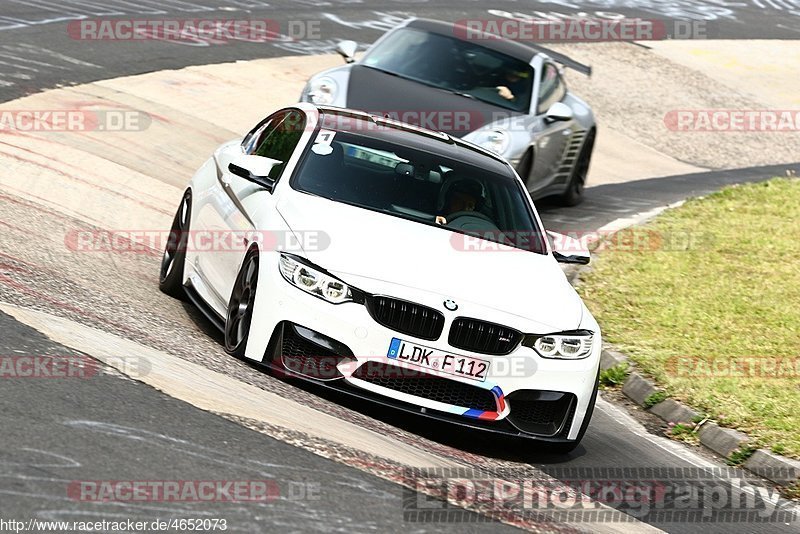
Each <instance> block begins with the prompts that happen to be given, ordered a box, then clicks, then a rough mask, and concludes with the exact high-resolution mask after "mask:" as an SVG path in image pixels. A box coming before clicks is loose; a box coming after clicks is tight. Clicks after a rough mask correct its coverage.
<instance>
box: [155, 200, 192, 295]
mask: <svg viewBox="0 0 800 534" xmlns="http://www.w3.org/2000/svg"><path fill="white" fill-rule="evenodd" d="M191 217H192V191H191V190H190V189H187V190H186V192H185V193H184V194H183V199H182V200H181V204H180V206H178V211H177V212H176V213H175V218H174V219H173V220H172V228H171V229H170V231H169V238H168V239H167V244H166V246H165V247H164V255H163V256H162V257H161V268H160V271H159V276H158V288H159V289H160V290H161V291H162V292H163V293H165V294H167V295H169V296H170V297H174V298H176V299H179V300H184V299H185V298H186V292H185V291H184V289H183V267H184V264H185V263H186V243H187V242H188V240H189V221H191Z"/></svg>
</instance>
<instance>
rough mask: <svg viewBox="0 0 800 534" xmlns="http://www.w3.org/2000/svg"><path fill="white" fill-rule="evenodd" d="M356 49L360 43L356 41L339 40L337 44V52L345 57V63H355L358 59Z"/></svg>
mask: <svg viewBox="0 0 800 534" xmlns="http://www.w3.org/2000/svg"><path fill="white" fill-rule="evenodd" d="M356 50H358V43H357V42H355V41H339V43H338V44H337V45H336V52H337V53H338V54H339V55H340V56H342V57H343V58H344V61H345V63H353V62H354V61H355V60H356Z"/></svg>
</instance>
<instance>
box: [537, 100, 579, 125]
mask: <svg viewBox="0 0 800 534" xmlns="http://www.w3.org/2000/svg"><path fill="white" fill-rule="evenodd" d="M574 117H575V114H574V113H572V108H570V107H569V106H568V105H566V104H564V103H563V102H556V103H555V104H553V105H552V106H550V109H548V110H547V113H546V114H545V116H544V118H545V120H546V121H548V122H559V121H569V120H572V119H573V118H574Z"/></svg>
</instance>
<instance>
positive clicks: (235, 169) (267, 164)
mask: <svg viewBox="0 0 800 534" xmlns="http://www.w3.org/2000/svg"><path fill="white" fill-rule="evenodd" d="M282 163H283V162H282V161H278V160H277V159H271V158H265V157H263V156H253V155H249V154H245V155H242V156H239V157H237V158H236V159H235V160H233V162H231V163H229V164H228V170H229V171H230V172H231V174H235V175H236V176H239V177H241V178H244V179H245V180H247V181H249V182H253V183H254V184H257V185H260V186H261V187H263V188H264V189H266V190H267V191H269V192H270V193H271V192H272V190H273V189H274V188H275V182H276V180H275V179H274V178H270V177H269V173H270V171H272V168H273V167H275V166H276V165H280V164H282Z"/></svg>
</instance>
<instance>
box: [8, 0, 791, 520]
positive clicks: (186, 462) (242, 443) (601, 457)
mask: <svg viewBox="0 0 800 534" xmlns="http://www.w3.org/2000/svg"><path fill="white" fill-rule="evenodd" d="M635 3H636V2H621V1H620V2H614V1H610V2H604V3H603V4H604V6H605V7H603V9H605V10H606V11H613V12H618V13H622V14H625V15H628V16H641V17H643V18H659V17H664V16H666V15H665V12H664V10H663V8H660V7H657V6H656V4H658V3H656V2H644V3H643V2H639V3H638V5H642V4H645V5H646V4H650V5H651V6H656V7H650V8H647V9H644V10H643V9H631V8H628V7H624V6H626V5H631V4H635ZM726 3H727V4H736V6H735V7H730V8H725V9H728V10H729V11H732V12H733V13H726V14H723V13H721V12H720V11H719V10H720V9H723V8H721V7H720V2H700V1H698V2H678V3H677V4H681V5H683V7H682V9H683V12H682V13H681V14H682V15H688V16H689V17H694V18H703V17H705V18H709V17H712V16H713V17H714V18H712V19H711V20H709V21H708V23H709V25H710V27H711V28H712V29H713V30H714V32H716V34H715V35H716V36H718V37H727V38H734V37H735V38H793V37H796V34H797V32H798V30H797V28H800V8H798V7H795V8H794V11H796V12H797V13H793V12H792V9H790V8H791V5H790V3H789V2H784V3H777V4H776V3H774V2H773V3H766V2H764V3H759V2H726ZM114 4H115V3H114V2H111V1H109V2H107V3H106V5H107V6H112V7H113V5H114ZM161 4H163V5H168V4H171V5H174V6H177V5H179V4H178V3H170V2H162V3H161ZM263 4H264V2H257V1H249V0H247V1H244V0H243V1H234V0H221V1H218V2H210V1H208V0H193V1H192V2H185V3H183V4H180V5H181V6H183V9H166V10H165V11H166V13H157V11H158V10H157V9H155V8H152V6H151V7H148V2H139V3H137V5H138V6H139V8H137V9H138V10H137V9H132V8H131V4H127V9H128V11H125V10H123V9H121V8H120V9H117V11H124V12H122V13H117V14H113V9H111V7H109V8H108V9H107V10H106V12H103V11H102V10H98V11H96V12H94V13H88V14H87V13H86V12H85V11H86V9H85V8H79V7H78V6H77V4H76V5H70V2H61V5H62V7H61V8H59V9H61V11H59V10H58V9H55V8H53V7H52V5H50V6H49V7H47V8H46V9H45V8H44V7H42V6H44V4H43V3H42V2H38V3H37V2H30V3H21V2H20V3H18V2H6V3H4V5H3V6H2V8H0V23H2V24H4V25H5V26H4V27H5V28H6V29H2V30H0V66H2V67H3V69H2V70H0V82H2V83H0V100H10V99H12V98H15V97H17V96H21V95H23V94H28V93H33V92H38V91H40V90H42V89H45V88H49V87H55V86H57V85H59V84H65V85H69V84H76V83H82V82H87V81H92V80H97V79H106V78H113V77H116V76H121V75H127V74H136V73H141V72H149V71H153V70H160V69H165V68H177V67H181V66H185V65H192V64H206V63H214V62H226V61H231V60H236V59H249V58H261V57H272V56H285V55H291V54H293V53H322V52H326V51H330V49H331V46H332V44H333V43H334V42H335V41H336V40H337V39H342V38H354V37H355V38H357V39H358V40H359V42H362V43H368V42H371V41H372V40H374V39H375V38H376V37H378V36H379V35H380V34H381V33H382V32H383V31H384V30H385V29H388V28H389V27H391V26H392V25H393V24H395V23H396V21H397V20H398V19H399V18H402V17H405V16H408V15H410V14H417V15H420V16H428V17H433V18H444V19H449V20H456V19H459V18H466V17H480V16H484V17H485V16H486V8H485V5H483V6H482V4H480V3H477V2H475V3H473V2H372V3H370V4H369V5H364V4H354V3H346V2H335V1H333V2H315V1H308V2H301V1H295V2H270V4H271V5H270V6H269V7H264V6H263ZM323 4H324V5H323ZM521 4H523V3H522V2H495V3H494V4H493V8H494V9H507V10H509V11H510V10H516V11H524V12H529V13H534V12H535V11H537V10H541V11H543V12H546V13H551V12H558V13H563V14H566V15H573V14H576V13H578V12H587V13H590V14H591V13H593V12H594V10H595V8H594V7H593V4H596V3H592V2H581V1H577V0H576V1H574V2H540V3H535V2H530V3H524V6H523V5H521ZM673 4H675V2H673ZM740 4H741V5H740ZM758 4H766V5H768V6H772V7H765V8H762V7H758ZM190 5H191V6H194V7H192V8H191V10H189V8H187V7H186V6H190ZM211 5H213V6H215V8H212V9H211V10H210V11H206V10H203V6H211ZM776 5H780V6H782V7H781V8H780V9H778V8H776V7H775V6H776ZM220 6H223V7H224V8H226V9H218V8H219V7H220ZM246 6H249V7H246ZM570 6H574V7H570ZM609 6H610V7H609ZM618 6H623V7H618ZM117 7H120V6H117ZM228 8H231V9H228ZM81 9H83V10H84V12H81V11H80V10H81ZM148 9H149V11H150V12H149V13H146V12H145V11H147V10H148ZM597 9H599V8H597ZM676 9H677V8H676ZM244 13H246V15H247V17H249V18H256V17H264V18H273V19H278V20H280V21H289V20H298V19H300V20H320V21H321V25H320V38H319V39H315V40H313V42H308V41H305V42H297V43H294V42H283V43H276V42H267V43H241V42H237V43H228V44H226V45H219V46H202V45H198V46H186V45H178V44H174V43H165V42H136V43H102V42H83V41H77V40H74V39H71V38H69V36H68V35H67V31H66V28H67V24H68V23H69V21H70V20H74V19H75V18H76V17H77V16H80V15H85V16H89V17H107V16H114V17H117V18H123V17H128V18H133V17H136V16H139V17H141V16H149V17H175V18H195V17H201V16H202V17H213V16H219V17H223V16H224V17H226V18H228V17H231V16H233V15H236V14H244ZM58 18H60V19H62V20H60V21H57V20H52V19H58ZM795 21H798V22H795ZM15 26H16V27H15ZM709 33H711V32H709ZM268 87H269V84H268V81H266V80H265V85H264V88H262V89H263V90H268ZM788 169H793V170H795V171H798V170H800V166H798V165H794V166H792V165H781V166H775V167H770V168H757V169H743V170H739V171H723V172H712V173H702V174H697V175H686V176H679V177H669V178H662V179H652V180H643V181H640V182H630V183H625V184H612V185H604V186H598V187H595V188H592V189H591V190H590V191H589V194H588V197H587V201H586V202H585V203H584V204H583V205H581V206H579V207H576V208H568V209H565V208H559V207H556V206H552V205H548V204H546V203H538V207H539V209H540V211H541V213H542V216H543V218H544V219H545V222H546V224H547V226H548V227H549V228H552V229H555V230H571V229H575V230H582V231H591V230H596V229H598V228H601V227H602V226H604V225H605V224H608V223H609V222H611V221H613V220H615V219H618V218H620V217H630V216H634V215H636V214H637V213H641V212H646V211H648V210H650V209H652V208H655V207H659V206H663V205H665V204H669V203H672V202H675V201H678V200H682V199H683V198H686V197H688V196H695V195H699V194H706V193H708V192H711V191H713V190H716V189H718V188H719V187H722V186H724V185H727V184H730V183H740V182H747V181H758V180H764V179H768V178H770V177H772V176H774V175H778V174H780V175H782V174H785V172H786V170H788ZM188 174H189V171H188V170H187V177H188ZM0 205H2V206H3V211H4V213H6V214H8V215H9V216H13V217H16V218H17V220H18V221H19V225H20V227H22V228H26V227H35V226H36V225H37V224H41V219H40V217H41V214H34V213H30V212H28V211H26V208H25V207H24V206H18V205H12V203H9V202H6V201H2V204H0ZM0 240H2V244H0V247H1V248H0V251H1V252H3V253H4V254H3V255H2V257H0V260H2V261H0V274H2V276H3V277H5V278H8V277H11V279H15V277H18V278H16V279H17V280H19V281H23V282H25V284H26V286H25V287H27V288H28V290H23V289H21V287H20V286H19V285H7V284H6V285H2V286H0V300H3V301H6V302H14V303H17V304H19V305H23V306H31V307H36V308H39V309H43V310H46V311H50V312H52V313H56V314H60V315H66V316H70V313H66V312H65V311H64V309H63V308H59V307H58V306H56V305H53V304H52V303H48V302H42V301H37V299H36V298H35V294H36V293H35V292H34V293H31V292H30V291H29V289H30V288H31V287H32V288H33V289H34V290H45V291H46V292H47V294H48V295H49V296H52V297H53V298H54V299H59V298H63V299H66V300H67V301H69V302H72V303H74V304H75V305H76V306H78V307H81V308H83V309H93V310H95V311H98V312H99V311H102V310H104V309H111V310H113V309H115V307H118V308H119V309H122V308H124V307H131V309H133V310H134V312H137V311H139V312H140V313H142V314H144V311H142V310H137V301H136V298H137V297H138V296H139V295H137V294H133V295H116V296H115V295H114V287H113V286H111V285H108V284H106V285H103V284H102V282H101V283H100V284H99V285H98V286H97V287H94V288H92V287H86V284H85V282H84V281H81V280H78V279H77V278H76V277H73V276H72V273H70V272H69V271H68V270H67V269H63V270H59V269H55V270H48V269H42V268H41V266H39V265H35V264H34V265H31V264H25V263H24V262H23V261H22V260H21V259H20V255H21V254H20V252H19V251H23V250H26V251H29V250H30V247H29V245H28V244H27V243H26V236H24V235H17V234H15V233H14V232H13V231H8V230H6V229H4V230H3V234H2V236H0ZM33 256H34V257H35V254H34V255H33ZM43 263H44V262H43ZM135 268H136V271H137V272H138V273H139V274H142V276H144V277H145V278H146V277H147V275H148V274H149V275H151V277H152V278H153V279H154V277H155V273H156V272H157V259H156V258H137V260H136V266H135ZM76 280H77V281H76ZM150 282H151V283H150V284H149V285H146V286H145V287H143V288H141V291H142V292H152V291H153V290H154V288H155V286H154V284H153V283H152V280H150ZM28 283H30V286H28V285H27V284H28ZM76 284H77V286H78V287H79V288H80V289H85V290H87V291H86V292H87V293H89V292H96V294H85V295H76V294H74V286H75V285H76ZM32 295H33V296H32ZM103 299H112V300H106V301H105V302H102V301H103ZM113 299H118V300H113ZM152 300H153V302H155V303H156V305H155V306H149V307H148V312H149V313H150V314H151V317H149V318H148V319H147V320H142V321H140V322H139V323H138V324H137V323H136V321H133V322H132V324H130V325H128V326H129V327H130V328H132V329H133V330H136V331H137V335H140V336H141V337H143V338H144V337H146V336H145V334H144V333H143V332H144V331H145V330H147V329H151V331H156V332H157V331H158V330H159V329H162V330H168V331H171V329H172V328H174V325H172V324H171V323H170V321H172V320H173V318H172V315H174V314H175V313H176V310H177V312H178V313H186V314H190V316H191V317H192V319H191V321H190V323H189V326H185V325H183V327H182V328H183V330H184V331H185V332H183V333H184V334H185V335H187V336H189V337H190V338H193V339H194V340H195V341H196V343H197V344H198V345H200V346H204V347H205V346H209V345H215V344H218V342H219V337H218V336H216V335H215V334H214V332H213V331H212V330H211V329H210V328H209V325H208V324H207V323H205V322H204V320H203V319H202V318H200V317H198V316H197V314H196V313H192V310H191V309H188V308H184V307H181V306H176V305H174V304H172V303H166V304H165V302H168V301H165V300H164V299H162V298H161V297H152ZM70 318H74V319H75V320H76V321H80V322H83V323H91V320H89V319H87V318H86V317H85V316H84V317H77V316H76V317H70ZM99 326H100V327H101V328H102V327H103V325H99ZM0 332H2V336H0V337H1V339H0V349H1V350H0V354H11V353H27V354H64V353H75V352H76V351H80V347H62V346H58V345H57V344H55V343H53V342H52V341H50V340H48V339H47V338H46V337H44V336H42V335H41V334H39V333H37V332H35V331H33V330H31V329H30V328H28V327H27V326H25V325H23V324H21V323H19V322H17V321H15V320H13V319H12V318H10V317H8V316H6V315H2V314H0ZM217 346H218V345H217ZM176 351H177V352H178V354H179V355H180V353H181V351H180V349H179V348H176ZM217 352H221V350H219V349H218V350H217ZM240 367H241V366H240ZM237 373H238V374H240V375H241V374H242V373H244V374H247V376H248V377H249V380H253V381H260V382H261V383H264V384H267V386H266V387H270V388H275V389H276V390H278V391H286V392H287V395H291V396H292V397H294V398H300V399H307V401H308V402H309V403H313V404H314V405H315V406H316V407H318V408H319V409H325V407H329V409H331V411H334V412H336V413H340V412H342V408H343V409H344V411H346V412H347V411H352V412H353V413H359V414H363V415H366V416H368V417H374V418H376V419H378V420H379V421H380V423H381V424H382V425H385V427H384V428H387V429H391V428H395V429H398V431H402V432H407V433H411V434H413V435H416V436H419V438H420V441H421V442H427V441H430V442H435V443H439V444H441V445H443V446H444V447H446V448H452V450H454V451H456V450H458V451H465V452H466V453H469V454H471V455H477V456H479V457H480V458H481V462H482V466H483V467H487V466H488V467H489V468H497V469H503V468H511V469H518V470H520V472H521V473H524V472H525V470H536V469H543V470H545V471H547V470H548V469H553V468H556V467H570V468H609V467H634V468H635V467H641V468H649V467H661V466H671V467H691V466H694V465H696V458H695V457H694V455H693V454H691V453H689V452H685V453H683V452H681V451H682V449H681V448H680V447H677V446H676V447H675V448H670V449H665V448H664V447H662V446H660V445H658V444H657V443H656V442H654V441H652V440H651V439H650V438H649V437H648V436H647V435H646V434H643V433H639V432H636V433H634V432H631V430H630V421H629V420H626V419H625V418H624V417H621V416H620V413H619V412H618V411H616V410H614V409H610V408H606V409H600V410H598V411H596V412H595V416H594V419H593V421H592V425H591V426H590V428H589V431H588V433H587V435H586V438H585V439H584V442H583V444H582V446H581V447H579V448H578V450H577V451H575V453H573V454H572V455H570V456H569V457H567V458H559V457H552V456H548V455H546V454H542V453H541V452H539V451H537V450H536V449H535V448H534V447H531V446H530V445H529V444H527V443H520V442H517V441H509V440H494V439H482V438H476V437H475V435H474V433H472V432H465V431H462V430H459V429H457V428H450V427H446V426H438V425H437V426H431V425H430V424H429V423H428V422H427V421H425V420H421V419H419V418H415V417H410V416H406V415H402V414H394V413H386V412H385V411H384V410H380V409H375V408H373V407H369V406H360V405H357V404H355V403H353V402H351V401H349V400H348V399H346V398H341V397H340V396H338V395H334V394H329V393H324V392H320V391H317V390H315V389H314V388H300V389H298V388H296V387H295V386H293V385H287V384H284V383H277V381H276V380H275V379H273V378H271V377H266V376H263V375H258V376H257V377H256V375H257V371H254V370H250V369H247V368H245V369H241V368H237ZM31 382H34V383H33V384H31ZM0 405H2V411H1V412H0V414H1V415H0V418H2V425H1V426H0V428H2V429H3V431H2V433H1V434H0V451H2V456H0V458H1V459H2V461H0V469H3V471H1V472H0V475H1V476H2V482H0V516H1V517H2V518H4V519H6V518H9V517H16V518H22V517H30V516H36V517H40V518H45V519H47V518H61V519H64V518H70V519H71V518H75V519H76V520H77V519H78V518H82V517H84V518H97V517H98V515H99V514H108V516H109V518H111V517H125V518H128V517H141V518H144V519H150V520H152V519H154V518H157V517H167V516H170V517H193V516H195V514H203V515H202V516H201V517H217V515H216V514H219V515H220V516H222V515H224V516H225V517H226V518H228V519H229V521H230V523H231V524H232V525H233V526H234V528H236V529H238V530H242V531H258V530H260V529H261V528H262V527H263V525H265V524H268V525H270V526H271V527H274V528H285V529H286V530H298V531H307V530H320V531H335V530H351V531H366V530H379V531H432V530H456V529H458V530H469V529H465V528H464V527H465V526H466V525H464V524H456V525H446V524H429V525H425V524H420V525H414V524H408V523H404V522H403V521H402V515H401V509H402V492H401V489H400V488H399V486H397V485H394V484H391V483H389V482H386V481H384V480H382V479H379V478H377V477H374V476H372V475H369V474H367V473H364V472H362V471H359V470H356V469H352V468H349V467H347V466H344V465H342V464H341V463H337V462H332V461H328V460H325V459H323V458H320V457H319V456H317V455H315V454H312V453H310V452H307V451H306V450H304V449H302V448H297V447H293V446H291V445H288V444H286V443H283V442H281V441H279V440H276V439H272V438H270V437H269V436H265V435H264V434H263V433H260V432H255V431H253V430H250V429H247V428H245V427H244V426H241V425H238V424H235V423H233V422H231V421H229V420H226V419H223V418H221V417H218V416H217V415H214V414H210V413H206V412H203V411H200V410H198V409H196V408H193V407H192V406H190V405H187V404H185V403H182V402H180V401H176V400H174V399H171V398H169V397H167V396H165V395H163V394H161V393H158V392H157V391H155V390H153V389H151V388H149V387H148V386H145V385H142V384H138V383H136V382H133V381H130V380H126V379H123V378H121V377H119V376H115V375H113V373H111V374H109V375H105V374H104V375H101V376H99V377H95V378H94V379H93V380H83V381H81V380H78V381H74V380H52V381H42V382H38V383H37V382H36V381H7V383H6V382H4V383H3V385H2V392H0ZM332 406H335V407H337V408H336V409H333V408H331V407H332ZM76 479H139V480H147V479H246V480H252V479H270V480H275V481H276V482H277V484H278V486H279V488H280V490H281V493H280V494H281V498H279V499H276V500H275V501H274V502H272V503H270V504H268V505H242V506H233V507H232V506H230V505H229V504H227V505H226V504H217V505H212V506H207V505H203V506H198V505H181V507H180V508H176V507H174V506H163V505H162V506H161V507H159V506H158V505H156V504H152V503H151V504H149V505H146V506H141V507H137V508H135V509H134V508H131V507H127V506H101V505H99V504H98V503H86V502H80V501H75V500H74V499H70V498H69V497H68V496H67V495H66V492H65V489H64V488H65V485H66V484H68V483H69V482H70V481H72V480H76ZM289 482H296V483H297V484H296V485H295V486H292V488H294V489H295V490H296V489H297V488H299V487H301V486H302V485H303V484H306V487H309V486H308V484H309V483H310V484H312V485H313V484H317V485H318V487H319V488H320V490H321V491H320V492H319V495H320V498H319V499H292V498H290V487H289ZM651 522H654V523H655V521H651ZM657 526H658V527H660V528H663V529H665V530H667V531H669V532H695V531H696V530H697V525H694V524H689V523H681V522H678V523H669V524H663V523H657ZM487 527H488V528H492V529H495V528H499V527H504V526H503V525H498V524H493V525H487ZM471 528H475V529H476V530H478V529H481V527H480V526H475V525H472V526H471ZM755 529H757V530H758V531H759V532H795V531H796V525H787V524H784V523H775V522H773V523H762V524H759V525H757V526H754V525H753V524H749V523H716V524H715V523H709V524H705V525H704V526H703V530H705V531H706V532H709V533H711V532H752V531H754V530H755Z"/></svg>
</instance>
